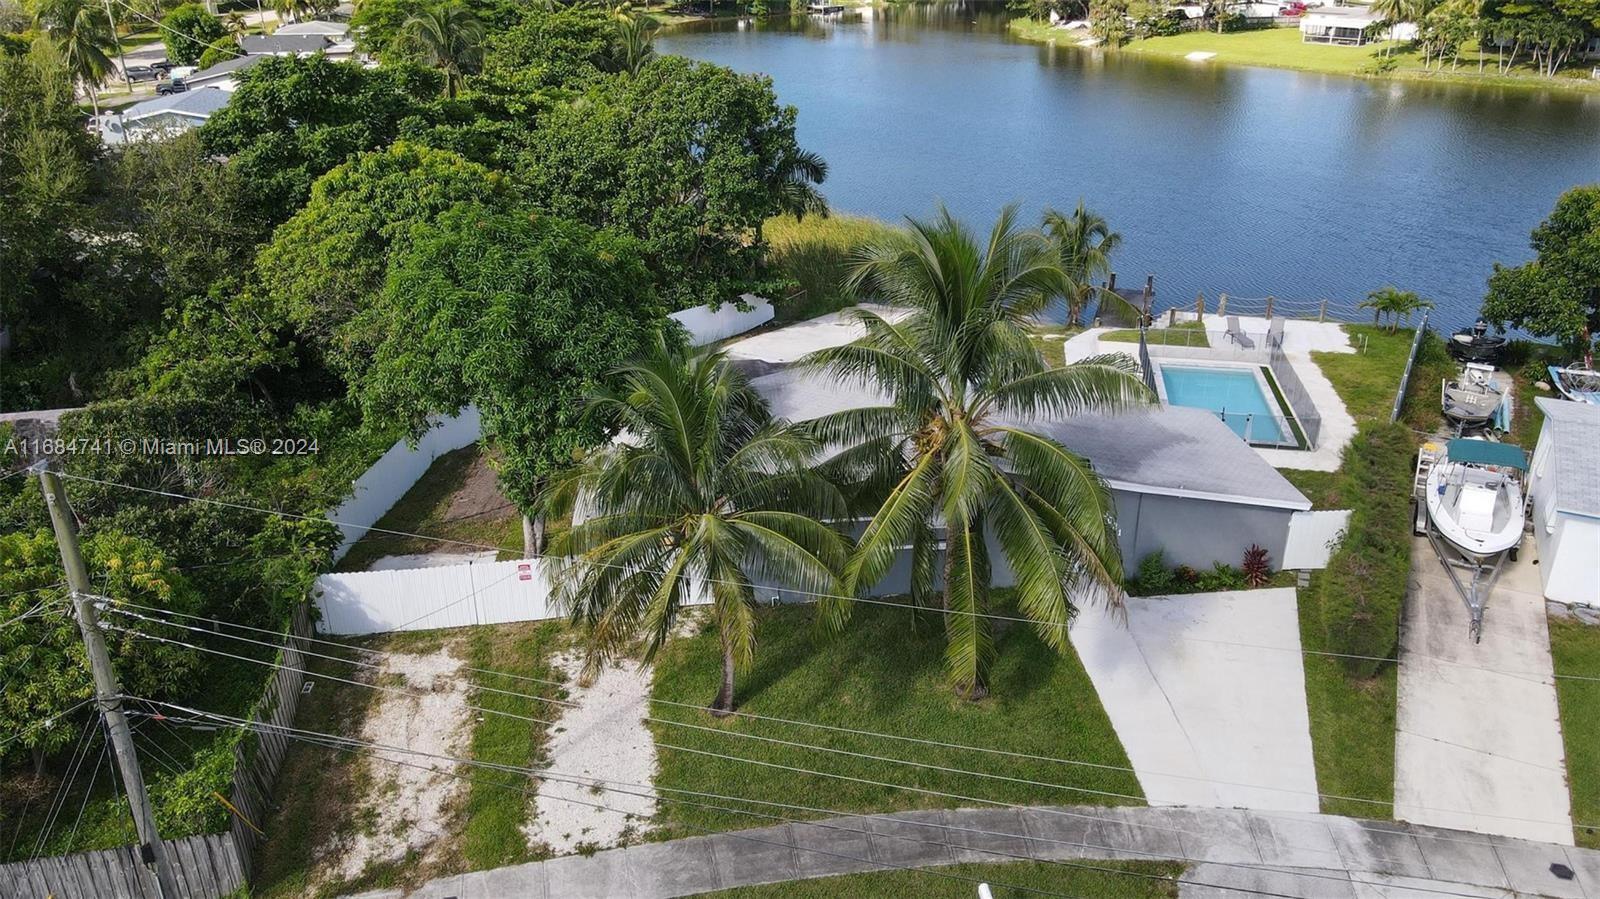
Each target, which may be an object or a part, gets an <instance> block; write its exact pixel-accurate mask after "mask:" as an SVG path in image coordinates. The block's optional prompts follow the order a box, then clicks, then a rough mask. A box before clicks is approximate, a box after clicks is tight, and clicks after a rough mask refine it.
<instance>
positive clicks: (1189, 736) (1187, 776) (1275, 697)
mask: <svg viewBox="0 0 1600 899" xmlns="http://www.w3.org/2000/svg"><path fill="white" fill-rule="evenodd" d="M1127 611H1128V623H1127V626H1126V627H1124V626H1123V625H1122V624H1121V623H1120V622H1118V621H1116V620H1115V619H1113V618H1112V617H1110V616H1108V615H1106V614H1101V613H1097V612H1086V613H1085V614H1084V615H1083V616H1082V617H1081V618H1079V620H1078V623H1077V624H1076V625H1074V626H1073V629H1072V643H1073V645H1074V646H1075V647H1077V650H1078V655H1079V656H1080V657H1082V659H1083V664H1084V667H1085V668H1087V669H1088V672H1089V677H1090V678H1091V679H1092V680H1093V681H1094V685H1095V689H1096V690H1097V691H1098V692H1099V694H1100V701H1101V702H1102V703H1103V704H1104V705H1105V707H1106V712H1107V713H1108V714H1109V715H1110V717H1111V724H1112V726H1113V727H1114V728H1115V729H1116V731H1117V736H1118V737H1120V738H1121V740H1122V745H1123V746H1124V747H1125V748H1126V749H1127V751H1128V758H1129V759H1130V761H1131V762H1132V763H1133V768H1134V772H1135V773H1136V775H1137V776H1138V778H1139V784H1140V786H1142V787H1143V788H1144V793H1145V796H1146V798H1147V799H1149V801H1150V804H1152V805H1194V806H1217V807H1221V808H1235V807H1237V808H1254V809H1274V810H1286V811H1298V812H1315V811H1317V807H1318V805H1317V795H1316V793H1317V777H1316V768H1315V765H1314V764H1313V762H1312V757H1311V729H1310V719H1309V718H1308V716H1307V713H1306V689H1305V669H1304V668H1303V667H1302V665H1301V655H1300V626H1299V620H1298V613H1297V612H1296V603H1295V591H1294V590H1293V589H1292V588H1280V589H1270V590H1242V591H1235V592H1228V593H1200V594H1191V595H1188V596H1176V597H1171V598H1162V597H1138V598H1135V597H1130V598H1129V599H1128V601H1127ZM1241 644H1243V645H1241Z"/></svg>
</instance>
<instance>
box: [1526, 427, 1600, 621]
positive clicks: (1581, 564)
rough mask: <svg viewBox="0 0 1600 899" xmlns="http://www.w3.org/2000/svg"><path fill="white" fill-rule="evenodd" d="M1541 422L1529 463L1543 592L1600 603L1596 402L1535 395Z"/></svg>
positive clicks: (1599, 467)
mask: <svg viewBox="0 0 1600 899" xmlns="http://www.w3.org/2000/svg"><path fill="white" fill-rule="evenodd" d="M1534 402H1536V403H1538V404H1539V408H1540V409H1541V410H1543V411H1544V427H1543V428H1542V429H1541V430H1540V431H1539V443H1538V445H1537V446H1536V447H1535V448H1534V451H1533V464H1532V465H1531V466H1530V467H1529V473H1528V477H1529V486H1528V496H1529V498H1531V499H1532V500H1533V539H1534V542H1535V544H1536V545H1537V546H1538V548H1539V577H1540V578H1541V579H1542V580H1543V581H1544V595H1545V597H1546V598H1547V599H1553V600H1555V601H1556V602H1565V603H1582V604H1583V605H1587V606H1596V607H1600V575H1597V574H1596V572H1600V562H1597V560H1600V406H1591V405H1589V404H1587V403H1570V402H1565V401H1562V400H1553V399H1547V398H1545V397H1537V398H1536V399H1535V400H1534Z"/></svg>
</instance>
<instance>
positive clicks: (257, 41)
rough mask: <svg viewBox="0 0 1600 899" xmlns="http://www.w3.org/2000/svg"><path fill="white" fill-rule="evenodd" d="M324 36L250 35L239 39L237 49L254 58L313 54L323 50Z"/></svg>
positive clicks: (324, 45)
mask: <svg viewBox="0 0 1600 899" xmlns="http://www.w3.org/2000/svg"><path fill="white" fill-rule="evenodd" d="M327 46H328V36H327V35H325V34H281V35H280V34H265V35H261V34H252V35H246V36H244V37H242V38H239V49H241V50H243V51H244V52H245V53H247V54H249V55H251V56H255V55H258V54H262V53H295V54H300V53H315V52H317V51H318V50H325V49H327Z"/></svg>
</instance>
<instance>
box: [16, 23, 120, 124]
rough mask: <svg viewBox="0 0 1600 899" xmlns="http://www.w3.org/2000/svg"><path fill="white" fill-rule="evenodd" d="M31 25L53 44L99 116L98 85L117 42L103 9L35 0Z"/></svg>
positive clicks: (109, 68)
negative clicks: (47, 36)
mask: <svg viewBox="0 0 1600 899" xmlns="http://www.w3.org/2000/svg"><path fill="white" fill-rule="evenodd" d="M33 24H34V27H36V28H38V29H39V30H40V31H43V32H44V33H45V34H47V35H49V37H50V39H51V40H52V41H54V42H55V44H56V47H57V49H59V50H60V52H61V56H62V59H63V61H65V62H66V64H67V70H68V71H70V72H71V73H72V75H73V77H74V78H75V79H77V81H78V83H79V84H81V85H82V86H83V89H84V91H85V92H87V93H88V95H89V102H90V103H91V104H92V105H93V106H94V112H95V115H99V114H100V94H99V91H100V83H101V82H102V81H104V80H105V77H106V73H108V72H110V71H111V68H112V66H111V55H110V53H111V51H112V50H113V48H115V46H116V43H117V40H116V33H115V31H114V29H113V28H112V25H111V20H110V19H108V18H107V17H106V13H105V9H104V7H102V6H100V5H99V4H97V3H94V2H92V0H39V2H38V3H37V5H35V6H34V10H33Z"/></svg>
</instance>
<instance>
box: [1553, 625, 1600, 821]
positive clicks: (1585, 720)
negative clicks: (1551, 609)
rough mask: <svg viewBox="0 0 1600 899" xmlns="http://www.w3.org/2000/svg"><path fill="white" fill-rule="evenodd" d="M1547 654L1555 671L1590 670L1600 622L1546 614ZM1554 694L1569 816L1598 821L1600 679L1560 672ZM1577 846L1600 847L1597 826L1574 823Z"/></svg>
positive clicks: (1599, 646) (1595, 665) (1596, 662)
mask: <svg viewBox="0 0 1600 899" xmlns="http://www.w3.org/2000/svg"><path fill="white" fill-rule="evenodd" d="M1550 655H1551V657H1552V660H1553V661H1554V662H1555V671H1556V673H1557V674H1584V675H1592V674H1594V673H1595V672H1597V671H1600V627H1587V626H1585V625H1582V624H1579V623H1578V622H1576V621H1566V620H1562V619H1558V618H1552V619H1550ZM1556 698H1557V700H1558V701H1559V702H1560V706H1561V735H1562V738H1563V739H1565V741H1566V744H1567V785H1568V788H1569V790H1570V791H1571V793H1572V820H1573V821H1575V822H1577V823H1578V824H1580V825H1582V824H1591V825H1592V824H1594V823H1595V822H1597V821H1600V683H1597V682H1595V681H1584V680H1575V679H1573V678H1560V679H1558V680H1557V681H1556ZM1574 836H1575V837H1576V838H1577V842H1578V845H1579V846H1587V847H1588V848H1590V849H1600V830H1597V829H1596V828H1594V827H1582V826H1580V827H1577V828H1576V830H1575V833H1574Z"/></svg>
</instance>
